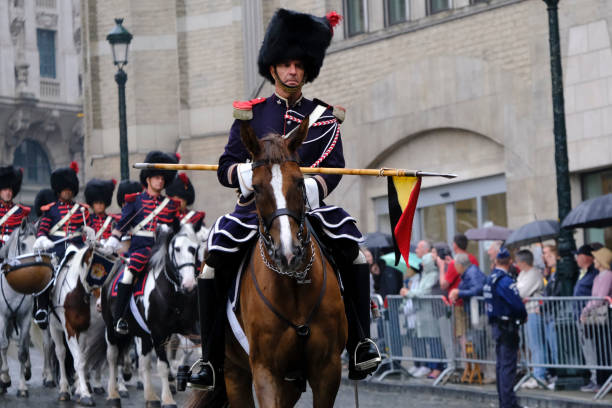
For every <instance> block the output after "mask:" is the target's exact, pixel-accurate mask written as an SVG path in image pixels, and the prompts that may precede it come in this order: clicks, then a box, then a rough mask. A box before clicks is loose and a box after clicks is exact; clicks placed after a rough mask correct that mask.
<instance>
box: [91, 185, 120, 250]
mask: <svg viewBox="0 0 612 408" xmlns="http://www.w3.org/2000/svg"><path fill="white" fill-rule="evenodd" d="M116 184H117V181H116V180H114V179H113V180H100V179H91V180H89V182H88V183H87V185H86V186H85V202H86V203H87V205H88V206H89V208H90V209H91V210H92V211H91V214H90V215H89V220H88V224H89V226H90V227H91V228H93V230H94V232H95V233H96V235H95V237H96V241H100V240H104V242H105V241H106V240H107V239H108V238H109V237H110V235H111V231H112V230H113V226H114V224H115V223H116V222H117V221H119V218H120V216H119V215H118V214H107V213H106V209H107V208H108V207H109V206H110V205H111V201H112V200H113V192H114V190H115V185H116Z"/></svg>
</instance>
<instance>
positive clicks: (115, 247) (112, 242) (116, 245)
mask: <svg viewBox="0 0 612 408" xmlns="http://www.w3.org/2000/svg"><path fill="white" fill-rule="evenodd" d="M120 249H121V241H120V240H119V238H117V237H116V236H114V235H112V236H111V237H110V238H109V239H108V240H107V241H106V243H105V244H104V246H103V247H102V248H101V251H102V252H103V253H105V254H107V255H110V254H112V253H116V252H117V251H119V250H120Z"/></svg>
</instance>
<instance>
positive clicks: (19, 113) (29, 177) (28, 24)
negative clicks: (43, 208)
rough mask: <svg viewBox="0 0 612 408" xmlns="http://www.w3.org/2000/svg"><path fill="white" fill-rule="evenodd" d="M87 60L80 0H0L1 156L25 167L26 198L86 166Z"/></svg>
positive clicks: (4, 161) (5, 161) (23, 193)
mask: <svg viewBox="0 0 612 408" xmlns="http://www.w3.org/2000/svg"><path fill="white" fill-rule="evenodd" d="M81 63H82V58H81V2H80V1H79V0H10V1H8V0H5V1H1V2H0V144H1V145H2V147H1V148H0V163H2V164H14V165H16V166H20V167H22V168H23V169H24V182H23V187H22V190H21V194H20V196H19V197H18V199H19V201H21V202H24V203H28V204H31V203H32V202H33V201H34V196H35V195H36V193H37V192H38V190H40V189H41V188H42V187H48V186H49V175H50V172H51V171H52V170H53V169H54V168H56V167H60V166H66V165H68V164H69V163H70V162H71V161H72V160H76V161H78V162H79V164H80V165H81V167H83V164H84V155H83V144H84V128H83V120H82V76H81V72H82V70H81Z"/></svg>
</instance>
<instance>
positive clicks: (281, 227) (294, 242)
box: [189, 118, 347, 408]
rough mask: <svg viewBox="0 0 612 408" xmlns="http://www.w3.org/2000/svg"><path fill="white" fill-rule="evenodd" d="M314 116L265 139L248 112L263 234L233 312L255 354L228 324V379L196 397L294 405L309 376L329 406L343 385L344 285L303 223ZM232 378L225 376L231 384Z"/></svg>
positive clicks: (202, 402)
mask: <svg viewBox="0 0 612 408" xmlns="http://www.w3.org/2000/svg"><path fill="white" fill-rule="evenodd" d="M307 133H308V118H305V119H304V120H303V121H302V124H301V125H300V127H299V128H298V130H297V131H296V132H294V133H293V134H292V135H290V136H289V137H288V138H287V139H284V138H282V137H281V136H279V135H268V136H266V137H264V138H262V139H261V140H258V139H257V137H256V135H255V133H254V131H253V129H252V128H251V126H250V125H248V124H247V122H243V124H242V127H241V138H242V142H243V144H244V145H245V146H246V148H247V149H248V151H249V152H250V153H251V155H252V158H253V189H254V191H255V203H256V207H257V214H258V216H259V220H260V227H259V233H260V234H259V240H258V242H257V243H256V245H255V246H254V248H253V249H252V253H251V256H250V260H249V263H248V265H247V266H246V268H245V269H244V270H243V273H242V275H241V282H240V307H239V310H238V311H237V312H236V318H237V321H238V322H239V324H240V326H241V327H242V329H243V331H244V333H245V334H246V338H247V340H248V355H247V352H246V350H245V348H243V346H241V345H240V344H239V342H238V341H237V340H236V338H235V336H234V335H233V334H232V331H231V330H229V329H228V330H226V333H227V334H226V342H225V343H226V344H225V356H226V359H225V365H224V377H225V382H223V381H217V385H216V388H215V390H214V391H212V392H211V393H209V394H208V395H205V394H204V393H202V392H198V391H194V393H193V394H192V398H191V400H190V402H189V406H191V407H200V406H206V407H208V406H219V407H221V406H225V404H226V403H227V402H229V404H230V406H232V407H254V406H255V404H254V398H253V393H252V386H253V385H254V389H255V394H256V398H257V401H258V403H259V406H260V407H290V406H294V405H295V403H296V402H297V401H298V399H299V398H300V395H301V393H302V391H303V389H304V387H305V382H306V381H307V382H308V383H309V385H310V387H311V389H312V392H313V406H314V407H321V408H324V407H332V406H333V405H334V401H335V399H336V394H337V392H338V388H339V386H340V379H341V370H342V367H341V360H340V355H341V353H342V350H343V349H344V346H345V344H346V339H347V321H346V315H345V312H344V304H343V301H342V297H341V293H340V285H339V283H338V280H337V277H336V275H335V274H334V271H333V269H332V266H331V264H330V263H329V262H328V260H327V259H326V258H325V257H324V256H323V254H322V251H321V249H320V247H319V245H318V243H317V242H316V240H315V239H314V237H313V236H312V235H311V234H310V232H309V230H308V227H307V224H306V208H305V190H304V179H303V176H302V173H301V171H300V168H299V165H298V155H297V150H298V148H299V147H300V146H301V144H302V142H303V141H304V139H305V138H306V135H307ZM224 385H225V386H224Z"/></svg>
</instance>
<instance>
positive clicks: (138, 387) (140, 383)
mask: <svg viewBox="0 0 612 408" xmlns="http://www.w3.org/2000/svg"><path fill="white" fill-rule="evenodd" d="M136 389H137V390H144V384H143V383H142V381H138V382H137V383H136Z"/></svg>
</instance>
